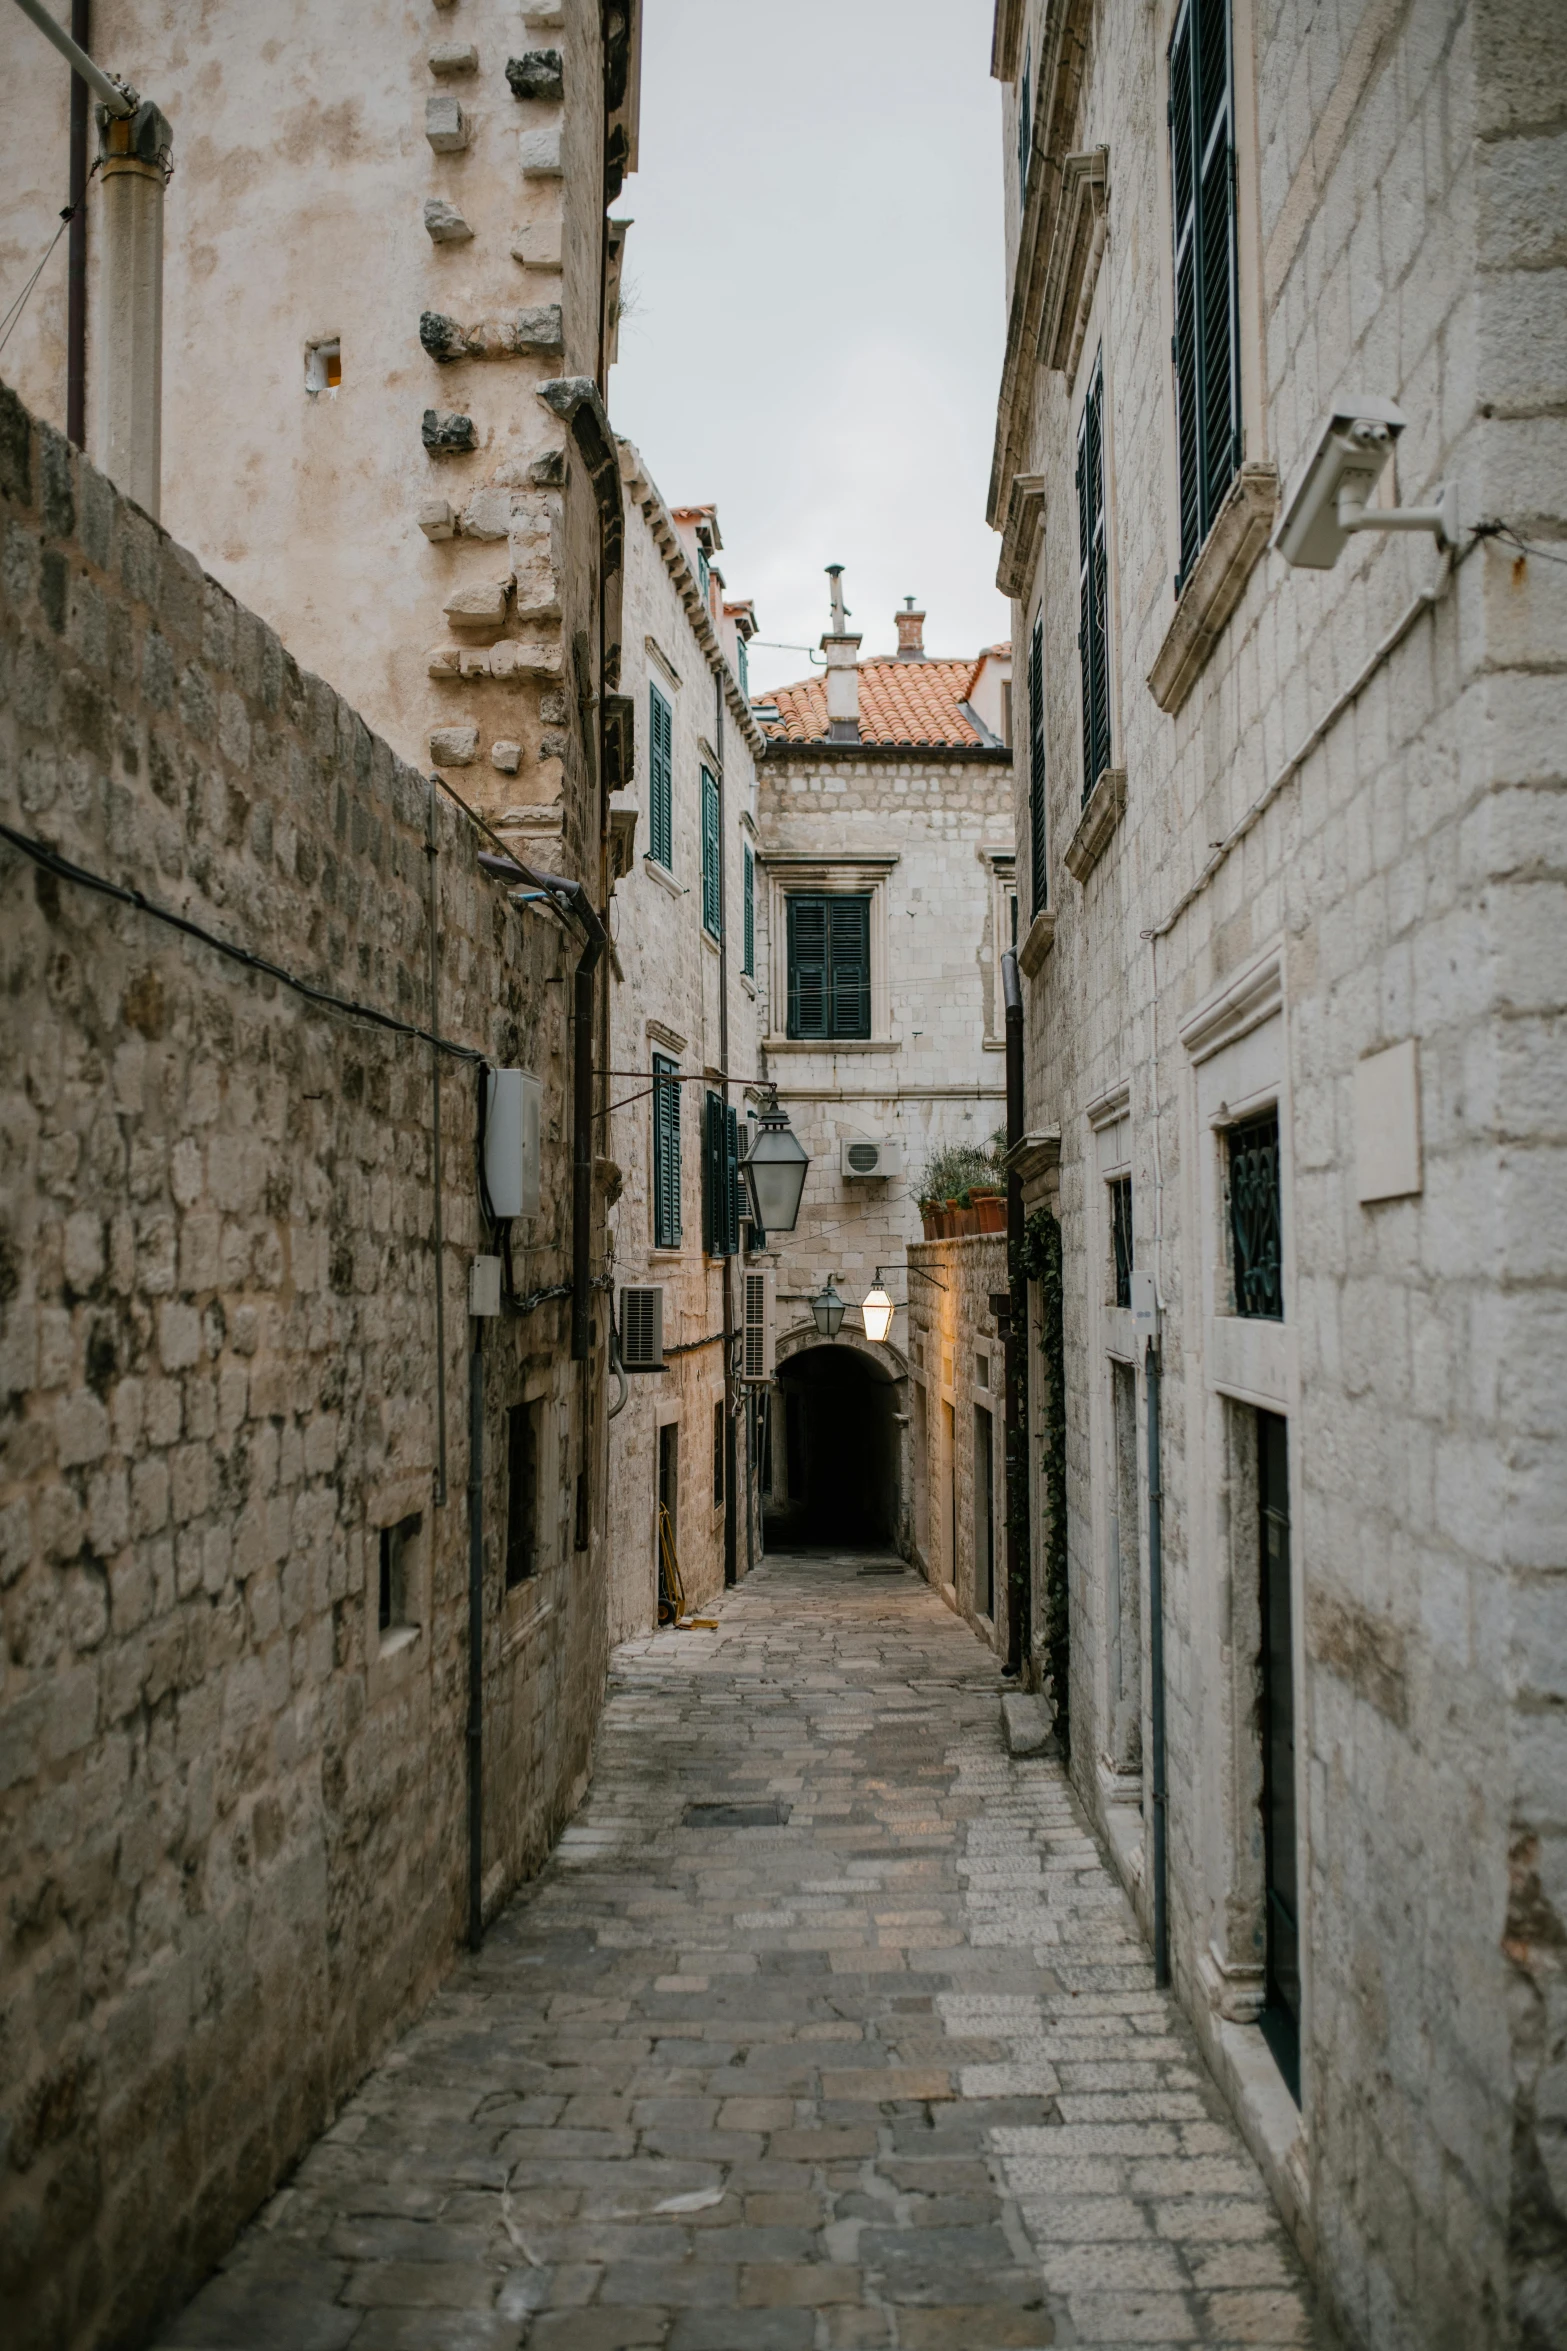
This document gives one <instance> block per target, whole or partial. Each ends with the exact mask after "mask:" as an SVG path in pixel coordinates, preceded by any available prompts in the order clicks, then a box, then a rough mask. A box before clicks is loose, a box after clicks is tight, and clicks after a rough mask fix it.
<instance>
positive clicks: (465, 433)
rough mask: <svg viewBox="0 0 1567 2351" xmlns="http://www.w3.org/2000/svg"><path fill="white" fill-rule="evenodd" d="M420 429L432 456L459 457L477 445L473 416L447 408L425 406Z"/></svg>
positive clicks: (477, 439)
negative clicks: (457, 413)
mask: <svg viewBox="0 0 1567 2351" xmlns="http://www.w3.org/2000/svg"><path fill="white" fill-rule="evenodd" d="M421 431H422V435H423V439H424V445H425V447H426V448H427V449H428V450H429V452H430V454H431V456H432V457H459V456H461V455H462V454H463V453H464V451H466V450H469V449H477V448H478V446H479V436H478V433H477V432H476V431H475V429H474V422H473V418H472V417H471V416H457V415H454V414H453V413H452V412H451V411H450V410H449V409H444V408H427V409H426V410H425V412H424V424H423V426H422V427H421Z"/></svg>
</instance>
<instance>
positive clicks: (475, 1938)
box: [468, 1316, 484, 1951]
mask: <svg viewBox="0 0 1567 2351" xmlns="http://www.w3.org/2000/svg"><path fill="white" fill-rule="evenodd" d="M483 1940H484V1324H483V1323H482V1322H481V1321H480V1320H479V1319H478V1317H477V1316H476V1317H475V1318H474V1323H473V1345H472V1348H471V1349H470V1351H469V1356H468V1944H469V1948H470V1949H471V1950H474V1951H477V1950H478V1948H479V1945H480V1944H481V1943H482V1942H483Z"/></svg>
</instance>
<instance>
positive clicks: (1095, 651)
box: [1077, 357, 1110, 800]
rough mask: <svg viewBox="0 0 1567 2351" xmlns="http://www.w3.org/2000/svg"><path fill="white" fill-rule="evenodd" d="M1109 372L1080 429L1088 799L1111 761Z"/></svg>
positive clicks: (1099, 378) (1099, 377)
mask: <svg viewBox="0 0 1567 2351" xmlns="http://www.w3.org/2000/svg"><path fill="white" fill-rule="evenodd" d="M1104 410H1105V374H1104V360H1103V358H1102V357H1101V358H1099V359H1098V360H1096V361H1095V363H1094V376H1093V382H1092V383H1091V384H1090V385H1089V387H1088V397H1087V399H1086V400H1085V401H1084V402H1083V414H1082V417H1081V419H1080V421H1079V423H1078V428H1077V541H1078V569H1077V577H1078V627H1077V647H1078V653H1079V656H1080V658H1081V662H1082V669H1083V798H1084V799H1085V800H1086V799H1087V798H1088V795H1089V793H1090V792H1091V791H1092V790H1093V788H1094V786H1095V784H1097V783H1098V781H1099V778H1100V776H1101V775H1102V774H1103V773H1104V770H1105V769H1106V768H1107V767H1108V766H1109V764H1110V645H1109V631H1108V622H1107V613H1108V608H1109V557H1108V552H1107V549H1106V545H1105V451H1104Z"/></svg>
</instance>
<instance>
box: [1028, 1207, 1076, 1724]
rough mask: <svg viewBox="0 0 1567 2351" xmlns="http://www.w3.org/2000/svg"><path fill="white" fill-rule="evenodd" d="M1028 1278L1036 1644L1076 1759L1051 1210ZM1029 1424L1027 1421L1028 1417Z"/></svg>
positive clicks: (1035, 1242) (1057, 1257)
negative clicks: (1035, 1344) (1034, 1323)
mask: <svg viewBox="0 0 1567 2351" xmlns="http://www.w3.org/2000/svg"><path fill="white" fill-rule="evenodd" d="M1018 1270H1019V1271H1020V1272H1021V1274H1022V1275H1023V1278H1024V1279H1025V1280H1026V1281H1031V1282H1038V1284H1039V1289H1040V1303H1041V1305H1042V1307H1043V1314H1042V1317H1041V1321H1042V1324H1043V1327H1042V1329H1041V1331H1040V1333H1039V1348H1040V1353H1041V1354H1042V1355H1043V1357H1044V1359H1045V1394H1044V1407H1045V1409H1044V1448H1043V1460H1042V1463H1041V1467H1042V1470H1043V1474H1044V1512H1043V1517H1044V1530H1045V1556H1044V1575H1043V1579H1042V1581H1043V1601H1044V1607H1043V1622H1042V1623H1041V1624H1040V1625H1039V1627H1038V1628H1037V1632H1036V1646H1037V1648H1038V1650H1039V1652H1040V1654H1041V1656H1042V1658H1043V1661H1044V1679H1045V1694H1046V1696H1047V1697H1048V1698H1049V1699H1050V1700H1051V1701H1052V1703H1053V1704H1054V1707H1055V1728H1056V1736H1057V1737H1058V1738H1059V1740H1060V1742H1061V1752H1062V1754H1063V1755H1064V1756H1065V1757H1067V1758H1068V1760H1070V1757H1071V1751H1072V1750H1071V1717H1070V1711H1069V1708H1070V1698H1071V1630H1070V1623H1069V1619H1068V1614H1067V1552H1066V1334H1065V1328H1064V1325H1063V1321H1062V1287H1061V1227H1060V1225H1059V1224H1058V1223H1057V1222H1056V1220H1055V1218H1054V1217H1053V1216H1052V1215H1051V1213H1050V1211H1049V1209H1048V1208H1040V1209H1036V1211H1035V1213H1034V1214H1033V1215H1032V1216H1031V1217H1030V1218H1029V1219H1028V1222H1027V1223H1026V1224H1025V1225H1024V1227H1023V1246H1022V1253H1021V1264H1020V1266H1019V1268H1018ZM1024 1425H1025V1426H1026V1425H1027V1423H1026V1421H1025V1423H1024Z"/></svg>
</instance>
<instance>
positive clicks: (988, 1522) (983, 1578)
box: [974, 1404, 996, 1624]
mask: <svg viewBox="0 0 1567 2351" xmlns="http://www.w3.org/2000/svg"><path fill="white" fill-rule="evenodd" d="M974 1613H975V1615H976V1616H988V1617H989V1619H990V1621H991V1623H992V1624H994V1623H995V1621H996V1459H995V1446H994V1428H993V1425H992V1420H991V1414H990V1410H989V1408H988V1406H986V1405H984V1404H976V1405H975V1407H974Z"/></svg>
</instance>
